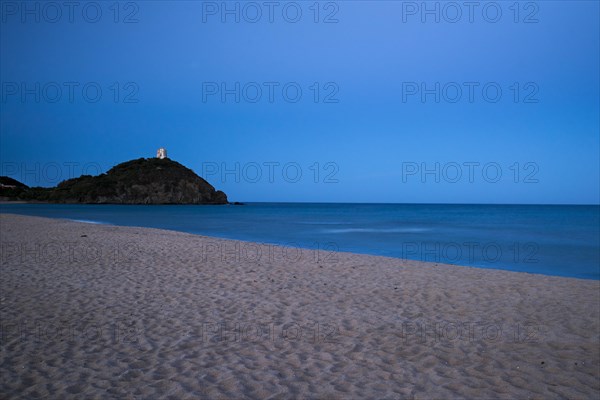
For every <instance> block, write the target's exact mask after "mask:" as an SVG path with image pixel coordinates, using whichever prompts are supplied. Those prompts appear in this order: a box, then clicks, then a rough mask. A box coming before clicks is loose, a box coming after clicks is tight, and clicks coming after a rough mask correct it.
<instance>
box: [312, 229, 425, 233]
mask: <svg viewBox="0 0 600 400" xmlns="http://www.w3.org/2000/svg"><path fill="white" fill-rule="evenodd" d="M430 230H431V229H428V228H344V229H324V230H323V231H322V232H323V233H420V232H427V231H430Z"/></svg>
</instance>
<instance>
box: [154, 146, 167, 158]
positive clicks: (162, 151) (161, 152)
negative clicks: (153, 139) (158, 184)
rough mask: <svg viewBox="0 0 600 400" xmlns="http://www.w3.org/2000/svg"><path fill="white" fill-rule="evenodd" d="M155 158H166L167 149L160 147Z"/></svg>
mask: <svg viewBox="0 0 600 400" xmlns="http://www.w3.org/2000/svg"><path fill="white" fill-rule="evenodd" d="M156 158H160V159H161V160H162V159H163V158H167V149H165V148H164V147H161V148H160V149H158V150H156Z"/></svg>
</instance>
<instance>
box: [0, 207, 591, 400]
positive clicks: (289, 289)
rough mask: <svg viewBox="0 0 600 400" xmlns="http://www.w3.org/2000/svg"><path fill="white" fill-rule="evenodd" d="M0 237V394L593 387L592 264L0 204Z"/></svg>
mask: <svg viewBox="0 0 600 400" xmlns="http://www.w3.org/2000/svg"><path fill="white" fill-rule="evenodd" d="M0 241H1V245H2V254H1V280H0V288H1V294H0V297H1V299H0V300H1V303H0V313H1V314H0V316H1V329H2V332H1V354H0V398H57V399H58V398H60V399H63V398H89V399H92V398H120V399H134V398H144V399H148V398H173V399H188V398H189V399H192V398H209V399H237V398H257V399H263V398H276V399H279V398H282V399H283V398H320V399H363V398H374V399H375V398H376V399H404V398H407V399H413V398H414V399H434V398H436V399H441V398H443V399H451V398H469V399H474V398H485V399H490V398H505V399H515V398H519V399H525V398H537V399H541V398H544V399H547V398H570V399H592V398H599V397H600V346H599V345H600V314H599V313H600V282H598V281H591V280H580V279H570V278H560V277H550V276H543V275H534V274H526V273H516V272H508V271H500V270H488V269H477V268H468V267H457V266H451V265H443V264H439V265H438V264H431V263H421V262H414V261H407V260H401V259H395V258H386V257H375V256H367V255H358V254H350V253H333V252H330V251H328V250H327V249H324V250H320V251H314V250H305V249H302V250H301V249H295V248H282V247H277V246H271V245H259V244H253V243H249V242H239V241H232V240H222V239H215V238H210V237H202V236H196V235H190V234H185V233H180V232H172V231H165V230H157V229H146V228H135V227H115V226H108V225H94V224H86V223H78V222H71V221H65V220H53V219H45V218H37V217H26V216H17V215H10V214H2V215H1V216H0ZM324 247H325V246H324ZM259 250H260V253H259Z"/></svg>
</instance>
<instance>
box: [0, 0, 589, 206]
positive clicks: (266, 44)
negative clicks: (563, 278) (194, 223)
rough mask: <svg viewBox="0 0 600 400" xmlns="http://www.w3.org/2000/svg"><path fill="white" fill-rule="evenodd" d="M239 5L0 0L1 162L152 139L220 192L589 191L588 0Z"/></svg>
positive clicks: (102, 159) (538, 199) (146, 153)
mask: <svg viewBox="0 0 600 400" xmlns="http://www.w3.org/2000/svg"><path fill="white" fill-rule="evenodd" d="M250 3H251V5H250V6H248V5H247V4H248V2H227V7H228V9H229V10H233V13H230V14H226V13H224V11H225V10H224V9H223V4H224V3H223V2H220V1H219V2H161V1H138V2H121V3H118V7H115V5H114V4H115V3H112V2H107V3H104V2H101V3H94V2H80V5H79V6H78V8H75V9H73V10H69V9H68V8H67V7H66V6H64V5H62V4H63V3H61V2H58V3H54V4H58V7H59V8H58V9H53V8H52V7H49V6H45V4H46V3H41V2H29V3H26V6H25V7H28V8H27V9H25V10H24V9H22V7H24V6H23V3H21V2H3V3H2V7H1V8H0V18H1V25H0V33H1V34H0V46H1V63H0V74H1V81H2V93H1V95H2V97H1V99H0V106H1V111H0V117H1V122H0V129H1V131H0V160H1V163H0V165H1V167H2V168H1V169H2V170H1V171H0V174H3V175H7V174H8V175H11V176H13V177H15V178H16V179H20V180H22V181H24V182H25V183H27V184H29V185H41V186H48V185H55V184H56V183H58V181H60V180H61V179H64V178H69V177H72V176H79V175H80V174H82V173H86V172H87V173H91V174H95V173H96V172H97V171H98V170H102V171H105V170H107V169H109V168H110V167H111V166H113V165H115V164H117V163H119V162H122V161H126V160H130V159H134V158H139V157H151V156H153V155H154V154H155V152H156V149H157V148H158V147H160V146H164V147H166V148H167V150H168V152H169V156H170V157H171V158H173V159H174V160H177V161H179V162H181V163H182V164H184V165H186V166H188V167H190V168H192V169H193V170H194V171H196V172H197V173H199V174H200V175H203V176H204V177H205V179H207V180H208V181H209V182H210V183H212V184H213V185H214V186H215V187H216V188H218V189H222V190H224V191H225V192H226V193H227V194H228V195H229V198H230V200H231V201H310V202H392V203H395V202H398V203H402V202H409V203H542V204H548V203H550V204H598V203H599V202H600V187H599V182H600V176H599V171H600V160H599V157H600V155H599V154H600V126H599V119H600V116H599V112H600V111H599V110H600V104H599V97H600V96H599V92H600V83H599V73H598V71H599V70H600V63H599V37H600V35H599V33H600V32H599V30H600V29H599V14H600V11H599V3H598V2H596V1H569V2H566V1H565V2H563V1H540V2H520V3H518V7H515V6H514V2H480V3H479V4H480V5H479V6H478V7H477V8H475V9H472V10H469V9H468V8H467V7H465V6H464V2H456V3H452V4H457V5H458V8H456V7H455V8H452V7H450V6H448V4H449V3H447V2H439V3H438V2H428V3H427V7H428V9H430V10H435V9H436V7H438V8H437V9H438V10H439V15H435V13H434V14H431V13H429V14H428V13H426V12H424V11H426V10H424V9H422V4H423V3H422V2H403V1H397V2H392V1H339V2H320V3H318V5H319V7H318V9H319V12H318V15H317V14H316V8H315V7H314V2H313V1H309V2H276V3H277V5H276V6H275V8H274V9H273V13H272V22H270V21H269V17H270V16H269V8H268V6H266V5H265V3H264V2H261V1H259V2H250ZM236 7H237V10H238V11H236ZM84 9H85V10H84ZM484 9H485V11H484ZM257 10H260V11H261V13H262V15H261V16H260V18H259V17H258V14H256V11H257ZM284 10H285V11H284ZM298 11H300V12H301V15H299V14H297V12H298ZM498 11H499V12H500V14H498V13H497V12H498ZM98 12H100V14H98ZM235 12H239V22H237V21H236V20H235V19H236V15H235ZM457 12H460V15H459V14H457ZM297 15H299V16H298V17H296V16H297ZM436 17H438V18H439V22H438V21H436ZM36 19H37V21H36ZM253 19H258V21H257V22H253V21H252V20H253ZM294 19H298V21H297V22H292V21H293V20H294ZM94 20H96V22H94ZM223 20H224V22H223ZM315 20H316V21H317V22H315ZM453 20H455V22H453ZM470 20H471V21H470ZM115 21H116V22H115ZM336 21H337V22H336ZM236 83H239V90H237V89H236V88H237V87H236ZM436 85H437V86H436ZM84 88H85V90H84ZM257 88H259V89H260V90H261V97H260V98H258V97H257V93H258V92H257ZM284 88H286V89H285V90H284ZM457 88H458V89H460V90H461V92H460V93H459V92H458V91H457ZM484 88H485V89H484ZM98 89H100V91H101V97H98V96H97V95H96V93H97V90H98ZM222 89H225V90H226V92H225V95H223V91H222ZM271 89H272V92H270V90H271ZM298 89H299V90H300V91H301V93H302V96H301V97H300V98H298V99H295V96H296V93H297V90H298ZM423 89H424V90H425V92H423ZM498 89H499V90H500V91H501V96H499V97H498V96H497V95H496V93H497V90H498ZM470 90H472V92H471V91H470ZM227 91H228V92H227ZM423 93H425V94H423ZM317 94H318V98H315V96H316V95H317ZM270 95H272V98H270ZM36 96H37V97H38V98H36ZM236 96H239V102H237V101H236ZM286 96H287V97H286ZM470 96H472V97H470ZM436 97H437V98H436ZM295 100H297V101H295Z"/></svg>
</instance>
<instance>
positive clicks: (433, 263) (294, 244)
mask: <svg viewBox="0 0 600 400" xmlns="http://www.w3.org/2000/svg"><path fill="white" fill-rule="evenodd" d="M1 205H2V203H1V202H0V206H1ZM208 205H212V204H208ZM229 205H233V204H229ZM2 214H10V215H21V216H29V215H27V214H20V213H13V212H11V211H10V210H6V209H5V210H0V215H2ZM32 217H33V218H42V219H44V218H45V219H54V220H63V221H70V222H77V223H87V224H94V225H104V226H113V227H124V228H138V229H155V230H164V231H169V232H179V233H185V234H189V235H193V236H198V237H201V238H205V239H211V238H212V239H219V240H225V241H231V242H234V243H240V244H247V245H256V244H258V245H263V246H275V247H290V248H296V249H302V250H315V249H314V247H309V246H306V245H304V244H302V243H300V244H299V243H298V242H289V243H277V242H268V241H265V242H257V241H253V240H245V239H234V238H228V237H220V236H210V235H204V234H201V233H192V232H187V231H184V230H173V229H167V228H150V227H144V226H130V225H115V224H112V223H110V222H103V221H94V220H85V219H76V218H65V217H37V216H32ZM330 243H335V242H326V243H325V244H330ZM320 245H321V243H319V247H320ZM320 251H323V252H328V253H333V252H335V253H347V254H351V255H357V256H359V255H360V256H371V257H383V258H391V259H395V260H398V261H399V262H402V261H410V262H413V263H417V264H419V263H420V264H423V265H424V266H438V265H439V266H448V267H460V268H475V269H480V270H485V271H505V272H511V273H520V274H529V275H535V276H545V277H559V278H566V279H577V280H584V281H600V278H596V277H593V276H590V277H587V276H586V277H582V276H574V275H557V274H556V273H546V272H537V271H533V272H532V271H527V270H518V269H509V268H506V267H505V268H500V267H496V266H490V267H486V266H481V265H468V264H460V263H450V262H443V261H422V260H418V259H411V258H402V257H397V256H389V255H381V254H374V253H364V252H360V251H353V250H347V251H342V250H325V249H323V250H320ZM493 263H496V262H493Z"/></svg>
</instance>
